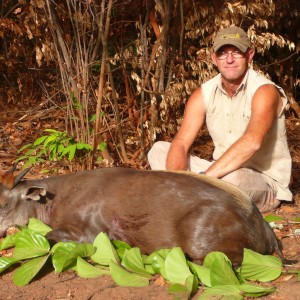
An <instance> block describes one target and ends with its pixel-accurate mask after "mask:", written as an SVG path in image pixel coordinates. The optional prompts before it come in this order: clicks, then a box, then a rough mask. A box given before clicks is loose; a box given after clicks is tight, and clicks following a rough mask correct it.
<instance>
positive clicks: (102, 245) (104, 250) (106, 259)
mask: <svg viewBox="0 0 300 300" xmlns="http://www.w3.org/2000/svg"><path fill="white" fill-rule="evenodd" d="M93 245H94V246H95V247H96V248H97V250H96V252H95V254H93V255H92V256H91V259H92V260H93V261H94V262H96V263H98V264H100V265H104V266H108V265H109V263H110V260H113V261H114V262H116V263H118V264H119V263H120V259H119V256H118V254H117V251H116V249H115V248H114V246H113V245H112V243H111V241H110V239H109V237H108V236H107V234H106V233H104V232H101V233H99V234H98V235H97V237H96V238H95V240H94V243H93Z"/></svg>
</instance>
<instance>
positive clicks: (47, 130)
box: [44, 128, 63, 135]
mask: <svg viewBox="0 0 300 300" xmlns="http://www.w3.org/2000/svg"><path fill="white" fill-rule="evenodd" d="M44 131H45V132H51V133H53V134H54V135H62V134H63V132H61V131H58V130H55V129H51V128H47V129H44Z"/></svg>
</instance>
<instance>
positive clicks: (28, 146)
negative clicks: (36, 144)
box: [18, 144, 32, 153]
mask: <svg viewBox="0 0 300 300" xmlns="http://www.w3.org/2000/svg"><path fill="white" fill-rule="evenodd" d="M30 147H32V144H27V145H25V146H23V147H22V148H21V149H20V150H18V153H20V152H22V151H23V150H25V149H27V148H30Z"/></svg>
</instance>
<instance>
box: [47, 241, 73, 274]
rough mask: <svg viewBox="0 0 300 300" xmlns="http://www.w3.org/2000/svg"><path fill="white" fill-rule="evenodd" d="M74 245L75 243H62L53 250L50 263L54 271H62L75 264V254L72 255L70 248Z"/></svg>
mask: <svg viewBox="0 0 300 300" xmlns="http://www.w3.org/2000/svg"><path fill="white" fill-rule="evenodd" d="M75 247H76V243H73V242H68V243H63V244H62V245H60V246H59V247H56V248H55V249H54V250H53V249H52V250H53V254H52V264H53V267H54V269H55V271H56V272H59V273H60V272H62V271H64V270H67V269H70V268H72V267H74V266H75V265H76V262H77V256H74V255H73V253H72V250H73V249H74V248H75Z"/></svg>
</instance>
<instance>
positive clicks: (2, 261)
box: [0, 256, 19, 273]
mask: <svg viewBox="0 0 300 300" xmlns="http://www.w3.org/2000/svg"><path fill="white" fill-rule="evenodd" d="M18 262H19V260H17V259H14V258H12V257H5V256H3V257H0V273H2V272H3V271H4V270H6V269H8V268H9V267H10V266H12V265H14V264H16V263H18Z"/></svg>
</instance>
